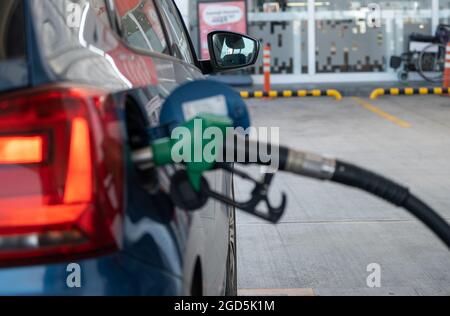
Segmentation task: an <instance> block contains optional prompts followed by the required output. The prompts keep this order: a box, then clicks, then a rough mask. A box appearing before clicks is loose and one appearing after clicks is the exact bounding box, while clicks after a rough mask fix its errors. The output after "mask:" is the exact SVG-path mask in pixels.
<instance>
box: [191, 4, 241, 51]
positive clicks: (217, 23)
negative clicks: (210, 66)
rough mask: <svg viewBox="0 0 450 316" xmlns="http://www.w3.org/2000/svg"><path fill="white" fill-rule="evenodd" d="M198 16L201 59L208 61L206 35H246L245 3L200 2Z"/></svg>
mask: <svg viewBox="0 0 450 316" xmlns="http://www.w3.org/2000/svg"><path fill="white" fill-rule="evenodd" d="M198 15H199V16H198V21H199V30H200V56H201V59H209V50H208V34H209V33H211V32H212V31H218V30H220V31H231V32H237V33H243V34H245V33H247V7H246V4H245V1H217V2H200V3H199V6H198Z"/></svg>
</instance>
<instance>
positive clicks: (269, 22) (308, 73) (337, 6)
mask: <svg viewBox="0 0 450 316" xmlns="http://www.w3.org/2000/svg"><path fill="white" fill-rule="evenodd" d="M177 2H178V3H179V5H180V7H181V10H182V13H183V15H184V16H185V20H186V21H187V24H188V25H189V29H190V31H191V34H192V37H193V39H194V42H195V47H196V49H197V50H198V52H199V51H200V39H199V18H198V15H199V14H198V6H199V3H204V2H207V3H211V4H217V3H219V5H220V4H221V3H222V4H223V3H224V2H227V1H222V0H177ZM246 5H247V10H248V14H247V21H248V28H247V30H248V34H249V35H251V36H253V37H255V38H257V39H259V40H261V42H262V43H264V44H265V43H269V44H270V45H271V48H272V74H273V76H272V81H273V82H274V83H295V82H342V81H347V82H352V81H354V82H360V81H391V80H397V74H396V73H395V72H394V70H392V69H390V68H389V59H390V56H392V55H399V54H401V53H402V52H404V51H406V50H407V46H408V36H409V35H410V34H411V33H413V32H419V33H423V34H434V32H435V29H436V27H437V25H438V24H439V23H446V24H450V0H417V1H411V0H393V1H386V0H378V1H377V0H330V1H324V0H278V1H274V0H246ZM373 8H378V9H379V11H378V9H377V10H376V11H371V10H372V9H373ZM370 19H372V22H373V21H374V20H373V19H375V20H376V21H375V22H376V23H371V20H370ZM378 19H379V21H378ZM378 22H379V23H378ZM374 24H375V25H374ZM374 26H375V27H374ZM217 28H218V29H220V25H219V26H218V27H217ZM262 70H263V67H262V60H260V61H259V63H258V64H257V65H256V66H255V67H253V68H252V69H249V70H248V73H249V74H250V75H252V76H253V79H254V81H255V83H261V82H262V80H263V79H262Z"/></svg>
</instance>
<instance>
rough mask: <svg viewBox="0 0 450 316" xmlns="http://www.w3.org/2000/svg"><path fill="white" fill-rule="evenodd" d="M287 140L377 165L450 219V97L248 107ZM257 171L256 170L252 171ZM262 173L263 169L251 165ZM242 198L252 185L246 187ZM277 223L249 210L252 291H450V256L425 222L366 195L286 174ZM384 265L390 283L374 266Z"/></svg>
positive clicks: (246, 240) (241, 219)
mask: <svg viewBox="0 0 450 316" xmlns="http://www.w3.org/2000/svg"><path fill="white" fill-rule="evenodd" d="M248 104H249V107H250V110H251V114H252V117H253V125H255V126H268V127H272V126H276V127H280V134H281V135H280V139H281V143H283V144H286V145H289V146H291V147H295V148H298V149H304V150H309V151H313V152H317V153H322V154H326V155H330V156H332V157H339V158H341V159H345V160H348V161H351V162H355V163H357V164H360V165H362V166H366V167H369V168H370V169H373V170H375V171H378V172H380V173H382V174H385V175H387V176H390V177H391V178H393V179H395V180H397V181H398V182H401V183H404V184H407V185H408V186H410V188H411V189H412V191H413V192H415V193H417V194H418V195H419V196H420V197H422V198H423V199H424V200H425V201H427V202H428V203H429V204H430V205H431V206H433V207H434V208H436V209H437V210H438V211H439V212H440V213H441V214H442V215H443V216H444V217H445V218H446V219H447V220H450V99H449V98H447V97H438V96H413V97H405V96H403V97H382V98H380V99H379V100H377V101H369V100H368V99H363V98H345V99H344V100H343V101H341V102H336V101H334V100H332V99H330V98H311V99H275V100H251V101H248ZM248 170H250V169H248ZM251 171H252V173H253V174H254V175H256V174H258V173H259V169H257V168H254V169H251ZM237 187H238V188H239V190H237V191H238V192H237V197H238V198H240V199H245V197H246V196H247V195H246V194H245V193H244V192H245V191H248V188H249V186H248V184H247V183H243V182H242V181H238V184H237ZM281 191H284V192H286V193H287V196H288V199H289V203H288V209H287V212H286V215H285V216H284V218H283V219H282V221H281V223H280V224H278V225H271V224H268V223H265V222H262V221H260V220H258V219H255V218H253V217H250V216H248V215H246V214H244V213H242V212H239V215H238V218H237V224H238V231H237V234H238V273H239V281H238V282H239V288H240V289H241V292H240V293H241V294H243V295H252V294H253V295H266V294H271V295H273V294H278V295H450V252H449V251H448V250H447V249H446V247H445V246H444V245H443V244H442V243H441V242H440V241H439V240H438V239H436V237H435V236H434V235H433V234H432V233H431V232H429V231H428V230H427V229H425V228H424V226H423V225H422V224H421V223H419V222H418V221H417V220H416V219H415V218H413V217H412V216H410V215H409V214H408V213H406V212H405V211H403V210H401V209H397V208H395V207H393V206H390V205H388V204H386V203H384V202H382V201H380V200H377V199H376V198H373V197H371V196H368V195H366V194H364V193H362V192H360V191H354V190H351V189H348V188H344V187H340V186H337V185H334V184H330V183H321V182H317V181H312V180H308V179H305V178H299V177H296V176H291V175H287V174H278V175H277V176H276V178H275V183H274V186H273V190H272V192H271V194H270V195H271V197H272V198H273V199H274V200H275V201H277V200H278V201H279V196H280V192H281ZM371 263H377V264H379V265H380V267H381V287H380V288H369V287H368V286H367V282H366V280H367V277H368V276H369V274H370V272H367V267H368V265H369V264H371Z"/></svg>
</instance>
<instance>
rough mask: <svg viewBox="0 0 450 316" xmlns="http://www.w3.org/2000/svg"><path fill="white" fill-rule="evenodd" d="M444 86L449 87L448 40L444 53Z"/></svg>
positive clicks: (449, 46)
mask: <svg viewBox="0 0 450 316" xmlns="http://www.w3.org/2000/svg"><path fill="white" fill-rule="evenodd" d="M444 88H450V42H448V43H447V51H446V53H445V69H444Z"/></svg>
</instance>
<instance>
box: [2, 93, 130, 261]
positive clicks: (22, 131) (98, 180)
mask: <svg viewBox="0 0 450 316" xmlns="http://www.w3.org/2000/svg"><path fill="white" fill-rule="evenodd" d="M119 126H120V124H118V120H117V117H116V115H115V108H114V106H113V104H112V101H107V100H106V99H105V97H104V96H103V95H102V94H101V93H99V92H95V91H91V90H87V89H82V88H64V87H57V88H51V89H50V90H42V89H41V90H39V91H32V92H28V93H26V94H24V93H21V94H14V95H9V96H6V97H3V98H1V99H0V266H7V265H11V264H24V263H25V264H26V263H32V262H33V263H34V262H36V261H39V262H41V261H43V262H48V261H53V260H60V259H63V260H68V259H72V258H74V257H84V256H90V255H92V254H94V253H95V254H97V253H99V252H104V251H111V250H113V249H116V240H115V236H114V231H113V229H112V227H113V224H114V222H115V221H116V220H117V219H118V218H120V213H121V208H122V201H123V199H122V196H123V189H122V187H123V183H122V180H123V179H122V177H123V175H122V173H123V170H122V169H123V163H122V156H123V155H122V148H121V137H120V135H121V133H120V130H119V129H120V128H119Z"/></svg>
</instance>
